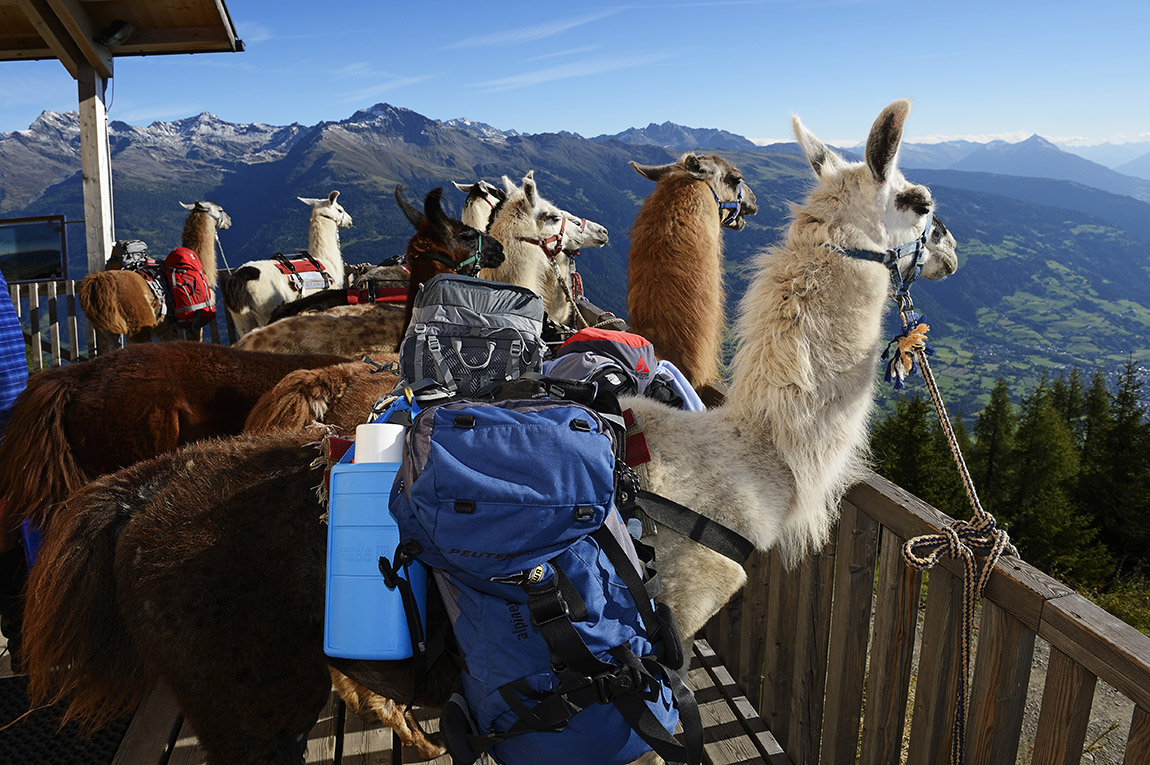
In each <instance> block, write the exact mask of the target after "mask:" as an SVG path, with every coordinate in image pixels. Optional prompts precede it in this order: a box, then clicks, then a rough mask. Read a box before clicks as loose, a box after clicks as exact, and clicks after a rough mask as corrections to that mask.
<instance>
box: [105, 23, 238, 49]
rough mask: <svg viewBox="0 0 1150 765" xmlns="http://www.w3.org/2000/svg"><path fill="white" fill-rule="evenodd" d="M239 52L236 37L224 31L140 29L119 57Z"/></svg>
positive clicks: (178, 28) (120, 47)
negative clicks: (236, 46) (236, 49)
mask: <svg viewBox="0 0 1150 765" xmlns="http://www.w3.org/2000/svg"><path fill="white" fill-rule="evenodd" d="M233 50H235V37H234V36H232V35H231V34H230V33H229V32H228V31H227V30H224V29H221V28H220V27H162V28H161V27H156V28H151V29H147V28H145V29H137V30H136V31H135V32H134V33H133V34H132V36H131V37H129V38H128V39H127V41H125V42H124V44H123V45H120V46H119V47H117V48H116V55H117V56H131V55H145V54H158V53H196V52H204V53H207V52H219V51H233Z"/></svg>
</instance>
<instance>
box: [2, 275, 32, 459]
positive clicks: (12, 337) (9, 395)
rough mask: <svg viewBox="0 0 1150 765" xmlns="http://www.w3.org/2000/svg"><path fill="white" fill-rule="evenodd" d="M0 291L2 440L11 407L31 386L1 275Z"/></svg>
mask: <svg viewBox="0 0 1150 765" xmlns="http://www.w3.org/2000/svg"><path fill="white" fill-rule="evenodd" d="M0 288H2V289H3V290H4V296H3V297H0V438H3V433H4V428H5V427H6V426H7V425H8V417H9V416H11V414H12V405H13V404H15V403H16V397H17V396H19V395H20V393H21V391H23V390H24V387H25V386H26V385H27V384H28V357H27V355H26V353H25V350H24V348H25V343H24V330H23V329H22V328H21V327H20V318H19V317H18V316H17V315H16V306H15V305H13V304H12V300H11V297H10V296H9V293H8V282H6V281H5V280H4V276H3V275H2V274H0Z"/></svg>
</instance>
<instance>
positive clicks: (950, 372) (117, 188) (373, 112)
mask: <svg viewBox="0 0 1150 765" xmlns="http://www.w3.org/2000/svg"><path fill="white" fill-rule="evenodd" d="M109 134H110V137H111V138H110V140H111V148H112V168H113V172H114V193H115V210H116V232H117V236H118V237H120V238H138V239H143V240H144V241H146V242H148V243H149V245H150V246H151V248H152V249H153V251H155V252H158V253H160V254H161V255H162V254H164V253H166V252H168V251H169V250H170V249H171V248H173V247H175V246H176V245H177V244H178V243H179V233H180V231H181V229H182V223H183V218H184V216H185V215H186V212H185V211H184V210H183V208H181V207H180V206H179V205H178V202H180V201H184V202H190V201H193V200H195V199H207V200H211V201H213V202H216V203H218V204H220V205H221V206H223V207H224V209H225V210H227V211H228V213H229V214H230V215H231V217H232V220H233V225H232V227H231V228H230V229H228V230H227V231H224V232H221V235H220V240H221V241H220V243H221V247H222V248H223V254H224V258H225V260H226V261H227V263H226V265H228V266H231V267H235V266H237V265H239V264H240V263H243V262H245V261H247V260H252V259H258V258H265V257H268V256H269V255H270V254H272V253H274V252H276V251H283V252H288V251H294V250H298V249H301V248H302V247H303V246H304V245H305V244H306V241H307V232H306V230H307V212H308V211H307V208H306V207H305V206H304V205H302V204H301V203H299V202H298V201H296V200H295V197H319V196H326V195H327V194H328V192H330V191H332V190H336V189H338V190H339V191H340V192H341V196H340V202H341V203H342V204H343V205H344V207H345V208H346V209H347V210H348V212H349V213H351V215H352V217H353V218H354V221H355V225H354V226H353V227H352V228H351V229H348V230H346V231H344V232H343V234H342V239H341V242H342V248H343V252H344V256H345V258H346V259H347V260H348V261H349V262H355V263H358V262H379V261H381V260H383V259H384V258H386V257H389V256H390V255H393V254H396V253H399V252H402V250H403V248H404V245H405V243H406V241H407V238H408V237H409V236H410V234H411V227H410V224H409V223H408V222H407V220H406V219H405V218H404V217H403V215H402V213H401V211H400V210H399V208H398V207H397V206H396V204H395V200H394V194H395V190H396V186H397V185H401V184H402V185H403V186H404V192H403V193H404V194H405V196H406V197H407V198H408V199H409V200H410V201H412V202H414V203H416V204H420V203H421V202H422V198H423V196H424V195H425V194H426V193H427V192H428V191H430V190H431V189H432V188H434V187H436V186H442V187H444V188H445V190H446V198H447V199H448V200H449V204H450V205H451V206H453V207H454V211H455V212H456V213H458V206H459V205H460V204H461V203H462V201H463V195H462V194H461V193H458V192H456V191H455V190H454V189H453V188H452V187H451V186H450V182H451V181H461V182H463V181H466V182H470V181H473V180H475V179H477V178H486V179H488V180H492V181H495V182H498V181H499V179H500V178H501V176H503V175H504V174H506V175H508V176H509V177H510V178H511V179H512V180H514V181H516V182H518V181H520V180H521V178H522V176H523V174H524V173H525V172H526V171H527V170H534V171H535V177H536V179H537V181H538V182H539V188H540V192H541V193H542V194H543V195H544V196H545V197H546V198H548V199H550V200H551V201H553V202H555V203H556V204H558V205H560V206H561V207H564V208H566V209H567V210H570V211H571V212H573V213H576V214H578V215H581V216H585V217H587V218H589V219H591V220H595V221H597V222H599V223H601V224H603V225H604V226H606V227H607V228H608V229H609V230H610V232H611V242H610V244H608V245H607V246H606V247H604V248H601V249H598V250H586V251H584V252H583V253H582V254H581V255H580V256H579V260H578V263H579V270H580V272H581V273H582V274H583V275H584V282H585V284H586V287H587V290H588V295H589V297H591V298H592V300H594V301H595V302H596V303H599V304H600V305H602V306H604V307H606V308H609V309H611V310H614V311H616V312H617V313H620V314H624V315H625V312H626V289H627V277H626V257H627V252H628V247H629V229H630V225H631V222H632V221H633V220H634V217H635V214H636V212H637V211H638V209H639V206H640V204H641V203H642V201H643V200H644V198H645V197H646V196H647V195H648V194H649V193H650V191H651V189H652V188H653V186H652V184H651V182H650V181H648V180H647V179H645V178H643V177H642V176H640V175H639V174H638V173H636V172H634V171H633V170H632V169H631V168H630V167H629V165H628V162H629V161H631V160H634V161H637V162H640V163H643V164H661V163H666V162H670V161H673V160H674V159H675V158H676V157H677V156H678V155H679V154H681V153H682V152H683V151H688V150H696V149H697V150H706V151H711V152H715V153H719V154H721V155H722V156H724V157H725V158H726V159H728V160H729V161H731V162H732V163H734V164H735V165H737V166H738V167H739V168H740V169H741V170H742V172H743V174H744V177H745V178H746V181H747V183H748V184H749V185H750V186H751V187H752V188H753V189H754V191H755V194H756V196H757V198H758V202H759V213H758V214H757V215H756V216H754V217H752V218H749V219H748V226H747V228H746V229H744V230H743V231H739V232H726V233H725V234H724V240H725V248H726V260H727V263H726V274H725V282H726V287H727V292H728V305H729V309H730V311H731V313H732V314H733V312H734V306H735V304H736V301H737V300H738V298H739V296H740V295H741V294H742V292H743V290H744V289H745V286H746V281H747V277H748V272H749V269H750V268H751V265H750V264H751V262H752V256H753V255H754V253H756V252H757V251H759V250H762V249H763V248H765V247H768V246H769V245H771V244H772V243H774V242H776V241H778V240H779V239H780V237H781V235H782V233H783V232H784V230H785V227H786V225H787V216H788V214H789V206H788V205H789V203H790V202H791V201H793V200H798V199H801V198H802V196H803V194H804V193H805V190H806V189H807V188H808V187H809V186H810V184H811V174H810V169H809V167H808V166H807V163H806V161H805V159H803V157H802V156H801V154H800V153H799V152H798V149H797V147H796V146H795V145H794V144H774V145H771V146H758V145H756V144H755V143H753V142H752V141H750V140H748V139H746V138H744V137H742V136H738V135H735V134H733V133H729V132H727V131H722V130H713V129H696V128H688V127H684V126H679V125H674V124H671V123H663V124H661V125H656V124H654V123H652V124H651V125H648V126H647V127H646V128H635V129H632V130H628V131H624V132H623V133H619V134H616V135H612V136H596V137H594V138H591V139H585V138H583V137H581V136H578V135H575V134H571V133H543V134H520V133H517V132H515V131H504V130H498V129H496V128H493V127H491V126H490V125H486V124H483V123H479V122H474V121H471V120H466V119H458V120H450V121H446V122H444V121H439V120H432V119H429V118H427V117H424V116H423V115H420V114H417V113H416V112H413V111H411V110H408V109H404V108H402V107H397V106H392V105H388V104H377V105H375V106H373V107H371V108H368V109H363V110H360V111H357V112H355V113H354V114H352V115H351V116H350V117H348V118H347V119H344V120H339V121H332V122H321V123H319V124H317V125H310V126H307V125H301V124H298V123H296V124H292V125H287V126H273V125H264V124H258V123H256V124H233V123H228V122H226V121H223V120H221V119H219V118H218V117H215V116H213V115H211V114H206V113H205V114H200V115H198V116H196V117H189V118H187V119H183V120H178V121H174V122H156V123H153V124H151V125H149V126H147V127H137V126H131V125H127V124H125V123H121V122H112V123H111V124H110V125H109ZM841 150H842V152H843V153H844V155H846V156H847V157H848V158H857V155H858V153H859V151H860V147H843V148H842V149H841ZM901 165H902V167H903V168H904V171H905V172H906V174H907V176H908V177H910V178H911V179H912V180H915V181H918V182H922V183H927V184H928V185H930V187H931V189H932V191H933V193H934V196H935V198H936V200H937V202H938V214H939V216H940V217H941V218H942V219H943V220H944V221H945V222H946V224H947V226H948V227H949V228H950V229H951V230H952V231H953V232H954V234H955V236H956V237H957V238H958V241H959V258H960V268H959V270H958V272H957V273H956V274H954V275H953V276H952V277H950V278H948V279H946V280H944V281H940V282H930V283H923V284H921V285H916V287H915V290H914V291H915V302H916V304H917V306H918V307H919V309H920V311H921V312H923V313H925V314H926V315H927V321H928V323H929V324H930V325H931V327H932V333H931V343H932V345H934V346H935V347H936V349H937V350H938V354H937V355H936V357H935V361H934V362H933V366H934V369H935V372H936V375H938V376H939V378H940V384H941V385H942V386H943V389H944V391H946V394H947V401H948V403H950V404H951V405H952V407H954V408H958V409H961V410H963V411H965V412H967V413H975V412H977V411H979V410H980V409H981V407H982V404H983V403H984V402H985V400H986V397H987V394H988V392H989V390H990V388H991V387H992V385H993V384H994V381H995V379H996V378H997V377H998V376H1003V377H1006V378H1007V379H1008V380H1009V381H1011V382H1012V384H1014V385H1015V388H1014V390H1015V391H1016V392H1017V393H1018V394H1022V393H1024V392H1026V391H1027V390H1028V389H1029V388H1030V387H1032V386H1033V384H1034V383H1035V382H1036V381H1037V380H1038V379H1040V378H1041V377H1042V375H1043V374H1047V375H1049V374H1057V373H1058V371H1059V370H1064V369H1068V368H1069V367H1071V366H1072V365H1078V366H1079V367H1081V368H1083V369H1084V370H1086V371H1092V370H1094V369H1096V368H1097V369H1103V370H1105V371H1107V372H1110V371H1112V370H1114V369H1116V368H1117V366H1118V365H1120V364H1121V363H1123V362H1124V361H1125V360H1126V359H1127V358H1128V357H1129V356H1130V355H1131V354H1133V356H1134V357H1135V358H1136V359H1138V360H1142V361H1145V360H1146V359H1147V358H1150V181H1146V180H1144V179H1139V178H1135V177H1132V176H1127V175H1123V174H1121V173H1118V172H1116V171H1114V170H1111V169H1110V168H1107V167H1104V166H1102V165H1100V164H1097V163H1093V162H1090V161H1088V160H1086V159H1084V158H1082V157H1079V156H1077V155H1073V154H1070V153H1068V152H1065V151H1062V150H1060V149H1059V148H1058V147H1057V146H1054V145H1053V144H1051V143H1050V142H1049V141H1046V140H1044V139H1042V138H1040V137H1038V136H1035V137H1032V138H1031V139H1028V140H1027V141H1023V142H1021V143H1019V144H998V143H990V144H972V143H968V142H951V143H949V144H918V145H916V144H906V145H904V147H903V149H902V155H901ZM82 213H83V203H82V190H81V184H80V175H79V125H78V117H77V115H76V114H75V113H68V114H58V113H53V112H44V113H43V114H42V115H41V116H40V117H39V118H38V119H37V120H36V122H34V123H33V124H32V125H31V126H30V127H29V129H28V130H22V131H14V132H11V133H0V217H5V218H7V217H28V216H35V215H53V214H63V215H65V216H66V219H67V220H69V221H73V220H80V219H81V218H82ZM67 228H68V246H69V262H70V275H71V276H73V277H75V278H78V277H79V276H80V275H82V274H83V272H84V270H85V263H86V256H85V254H84V234H83V230H82V226H80V225H70V226H68V227H67ZM892 321H893V320H892ZM896 329H897V328H896V327H895V326H894V325H893V323H892V326H891V334H892V335H893V334H894V332H895V331H896ZM728 350H729V349H728ZM908 387H909V389H910V390H914V389H915V385H914V384H911V385H910V386H908ZM1148 387H1150V386H1148ZM883 395H884V400H886V401H889V397H887V396H886V394H885V392H884V393H883Z"/></svg>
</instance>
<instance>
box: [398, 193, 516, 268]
mask: <svg viewBox="0 0 1150 765" xmlns="http://www.w3.org/2000/svg"><path fill="white" fill-rule="evenodd" d="M402 190H403V186H397V187H396V189H395V198H396V200H397V201H398V202H399V205H400V207H401V208H404V214H405V215H406V216H407V218H408V220H410V221H411V222H412V223H413V224H414V225H415V229H416V231H415V234H414V235H413V236H412V237H411V239H409V240H408V242H407V262H408V263H409V264H411V265H412V266H413V267H416V266H417V265H418V264H426V267H427V268H428V269H430V273H447V272H452V271H453V272H455V273H464V274H470V275H473V274H475V273H476V272H477V271H478V270H479V269H480V268H498V267H499V266H500V265H501V264H502V263H503V246H502V245H501V244H500V243H499V242H498V241H497V240H496V239H495V238H494V237H491V236H486V235H485V234H483V233H482V232H480V231H477V230H476V229H474V228H472V227H471V226H468V225H466V224H464V223H463V222H462V221H458V220H455V219H454V218H451V217H449V216H448V215H447V213H446V212H445V211H444V209H443V189H442V188H436V189H432V190H431V191H430V192H429V193H428V195H427V197H426V198H425V199H424V201H423V212H422V213H420V212H419V211H418V210H415V209H414V207H412V206H411V205H409V204H407V203H406V202H405V201H404V199H403V196H402V193H401V192H402Z"/></svg>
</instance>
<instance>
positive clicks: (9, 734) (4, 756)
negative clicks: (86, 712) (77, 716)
mask: <svg viewBox="0 0 1150 765" xmlns="http://www.w3.org/2000/svg"><path fill="white" fill-rule="evenodd" d="M26 711H28V693H27V678H26V677H24V676H22V675H17V676H15V677H5V678H2V679H0V763H4V765H106V764H107V763H111V762H112V759H113V758H114V757H115V756H116V750H117V749H118V748H119V746H120V741H121V740H122V739H123V738H124V732H125V731H126V730H127V729H128V722H129V720H128V719H127V718H125V719H124V720H123V721H117V722H114V723H112V724H111V725H108V726H107V727H105V728H103V729H102V730H100V731H97V732H96V733H94V734H92V735H91V736H88V737H85V736H83V735H81V733H80V728H79V726H77V725H76V724H75V723H69V724H68V725H65V726H64V727H63V728H61V727H60V717H61V714H62V712H63V710H62V709H61V708H59V707H48V708H47V709H39V710H37V711H35V712H33V713H32V714H30V715H28V716H27V717H25V718H24V719H23V720H21V721H20V722H18V723H16V724H15V725H10V724H11V723H12V721H13V720H15V719H16V718H18V717H19V716H20V715H22V714H24V713H25V712H26ZM9 726H10V727H9Z"/></svg>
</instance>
